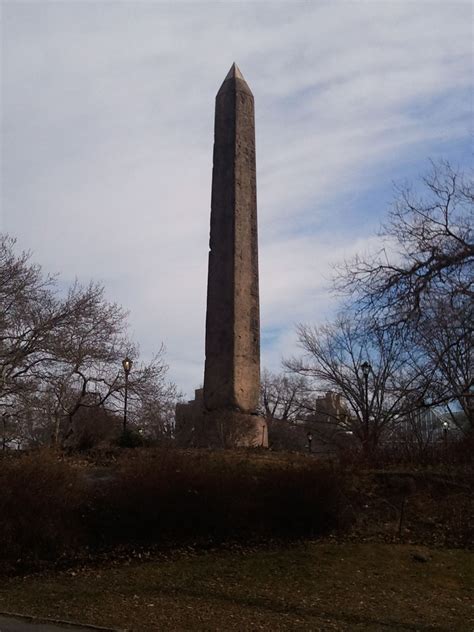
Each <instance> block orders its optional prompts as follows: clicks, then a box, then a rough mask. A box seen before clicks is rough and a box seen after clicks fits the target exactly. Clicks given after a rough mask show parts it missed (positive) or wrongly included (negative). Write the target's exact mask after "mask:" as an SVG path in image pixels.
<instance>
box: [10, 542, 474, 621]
mask: <svg viewBox="0 0 474 632" xmlns="http://www.w3.org/2000/svg"><path fill="white" fill-rule="evenodd" d="M414 552H421V553H423V555H424V556H425V557H426V558H428V559H427V561H419V560H416V559H413V553H414ZM473 568H474V560H473V554H472V552H468V551H464V550H447V549H427V548H423V547H413V546H408V545H389V544H372V543H370V544H369V543H366V544H347V543H345V544H337V543H332V542H328V541H325V542H319V543H316V542H314V543H306V544H298V545H293V546H290V547H287V548H281V547H280V548H274V549H267V550H251V551H250V550H220V551H212V552H207V553H193V552H190V553H179V554H178V553H176V554H174V555H172V556H169V557H165V556H163V557H159V558H155V559H152V560H147V561H144V562H140V561H139V560H135V559H134V560H133V561H131V562H129V563H124V562H121V563H120V564H117V563H115V564H113V563H111V564H110V565H103V566H101V567H100V568H98V567H95V568H93V567H90V568H82V567H81V568H76V569H75V570H70V571H63V572H55V573H49V574H42V575H30V576H26V577H21V578H20V577H17V578H11V579H4V580H3V581H2V583H1V585H0V610H1V611H10V612H21V613H24V614H34V615H38V616H43V617H52V618H61V619H69V620H77V621H80V622H82V623H92V624H97V625H103V626H110V627H117V628H121V629H127V630H134V631H137V632H138V631H147V630H156V631H160V632H161V631H167V630H171V631H180V630H192V631H194V630H196V631H200V630H207V631H211V630H216V631H220V630H225V631H226V632H227V631H230V630H238V631H247V630H248V631H250V630H311V631H317V630H321V631H324V632H326V631H331V630H348V631H358V630H364V631H370V632H375V631H379V630H380V631H387V630H400V631H402V630H412V631H415V630H419V631H422V632H424V631H427V630H439V631H441V630H444V631H446V632H464V631H465V632H472V630H473V629H474V620H473V614H474V613H473V610H472V589H473V586H474V571H473Z"/></svg>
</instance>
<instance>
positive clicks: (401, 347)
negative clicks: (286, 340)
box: [285, 316, 420, 455]
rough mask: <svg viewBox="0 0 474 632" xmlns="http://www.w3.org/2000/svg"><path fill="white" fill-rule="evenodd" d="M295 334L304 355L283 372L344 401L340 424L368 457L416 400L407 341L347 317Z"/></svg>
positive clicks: (396, 332)
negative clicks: (301, 377)
mask: <svg viewBox="0 0 474 632" xmlns="http://www.w3.org/2000/svg"><path fill="white" fill-rule="evenodd" d="M297 331H298V338H299V344H300V346H301V347H302V348H303V350H304V351H305V355H304V356H303V357H302V358H293V359H291V360H288V361H286V363H285V364H286V366H287V368H289V369H290V370H292V371H294V372H296V373H297V374H299V375H305V376H308V377H310V378H313V379H314V380H315V381H316V385H317V386H319V388H325V389H326V390H332V391H334V392H336V393H340V394H341V395H342V396H343V398H344V400H345V402H346V403H347V407H348V411H349V412H348V415H347V416H345V417H343V418H342V419H340V420H338V423H339V424H340V425H341V427H343V428H344V429H345V430H347V431H351V432H353V433H354V435H355V437H356V438H357V439H358V440H359V441H360V443H361V445H362V447H363V450H364V452H365V453H366V454H367V455H370V454H372V453H373V451H374V450H375V449H376V448H377V446H378V444H379V442H380V439H381V438H382V437H383V435H384V433H387V432H388V431H390V430H391V429H392V428H393V427H394V426H395V425H396V424H397V423H398V421H399V420H400V418H401V417H402V416H403V414H404V413H405V412H406V410H408V409H409V408H411V407H412V402H413V399H417V400H418V399H419V398H420V394H419V388H420V383H419V379H420V374H419V372H418V371H417V370H416V368H414V367H413V364H412V363H411V362H410V357H409V355H408V353H407V347H406V335H405V334H404V333H403V332H402V331H399V330H396V329H388V330H386V329H383V328H377V327H374V326H372V325H371V326H368V325H367V324H366V323H365V322H364V321H362V320H360V319H359V320H352V319H351V318H350V317H348V316H344V317H343V316H340V317H338V318H337V320H336V321H335V322H334V323H333V324H328V325H323V326H320V327H310V326H308V325H299V326H298V329H297ZM364 363H367V365H366V367H370V374H369V375H364V372H363V364H364ZM415 394H416V398H415V397H414V396H415Z"/></svg>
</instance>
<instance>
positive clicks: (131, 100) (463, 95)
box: [0, 0, 474, 395]
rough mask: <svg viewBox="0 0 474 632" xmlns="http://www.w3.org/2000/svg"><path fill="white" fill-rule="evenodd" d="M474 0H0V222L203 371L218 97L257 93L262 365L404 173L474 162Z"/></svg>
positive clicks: (143, 344) (325, 299)
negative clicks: (100, 290) (229, 90)
mask: <svg viewBox="0 0 474 632" xmlns="http://www.w3.org/2000/svg"><path fill="white" fill-rule="evenodd" d="M472 6H473V5H472V4H471V2H455V1H450V0H445V1H444V2H430V1H425V2H423V1H421V0H413V1H396V0H395V1H392V2H385V1H384V0H378V1H376V2H375V1H374V2H365V1H364V2H362V1H361V2H338V1H337V0H333V1H328V2H318V1H313V2H246V3H243V2H242V3H240V2H189V3H182V2H177V1H175V2H172V3H164V2H146V1H144V2H138V1H133V2H115V1H106V0H104V1H102V2H94V1H69V0H63V1H57V2H43V1H41V0H37V1H36V2H22V1H11V2H8V1H3V2H2V3H1V12H2V16H1V17H2V20H1V23H2V66H1V123H2V146H3V152H2V189H1V198H0V199H1V213H0V230H1V231H3V232H7V233H9V234H10V235H12V236H14V237H16V238H17V240H18V246H19V249H27V250H31V251H32V252H33V259H34V260H35V261H36V262H38V263H40V264H41V265H42V266H43V268H44V269H45V270H46V271H47V272H51V273H56V272H57V273H60V277H61V282H62V283H64V284H65V285H67V284H69V283H71V282H72V281H73V280H74V279H75V278H76V277H77V278H78V279H79V280H81V281H83V282H87V281H89V280H90V279H91V278H92V279H94V280H99V281H101V282H103V283H104V284H105V286H106V288H107V295H108V297H109V299H111V300H113V301H117V302H119V303H121V304H122V305H123V306H124V307H126V308H127V309H129V310H130V326H131V334H132V336H133V338H134V339H135V340H136V341H137V342H138V343H139V345H140V348H141V353H142V356H143V357H144V358H149V357H150V356H151V355H152V354H153V352H154V351H156V350H158V348H159V347H160V344H161V342H164V344H165V345H166V347H167V358H168V361H169V364H170V374H171V377H172V379H174V380H175V381H176V383H177V384H178V385H179V386H180V387H181V389H182V390H183V391H184V392H185V393H187V394H188V395H191V394H192V391H193V389H194V388H195V387H198V386H199V385H200V383H201V382H202V379H203V366H204V322H205V301H206V280H207V253H208V237H209V214H210V192H211V170H212V144H213V116H214V98H215V94H216V93H217V90H218V89H219V86H220V84H221V83H222V81H223V79H224V77H225V75H226V74H227V72H228V70H229V68H230V66H231V64H232V62H234V61H235V62H236V63H237V64H238V66H239V67H240V69H241V71H242V73H243V75H244V77H245V78H246V80H247V82H248V84H249V86H250V88H251V89H252V91H253V94H254V97H255V105H256V126H257V129H256V134H257V178H258V180H257V190H258V213H259V237H260V255H259V256H260V287H261V297H260V298H261V325H262V365H263V366H267V367H269V368H271V369H273V370H278V369H279V364H280V359H281V357H282V356H284V355H285V354H286V355H288V354H290V353H292V352H293V351H294V345H295V335H294V325H295V323H297V322H301V321H302V322H308V323H317V322H322V321H323V320H324V319H325V318H326V317H328V315H330V313H331V310H333V309H334V299H332V298H331V296H330V294H329V292H328V287H329V285H330V282H329V281H330V277H331V264H332V263H334V262H336V261H340V260H341V259H343V258H344V257H345V256H350V254H351V253H354V252H356V251H359V252H363V251H365V250H367V249H368V248H371V247H374V241H375V238H374V234H375V232H376V230H377V227H378V225H379V223H380V221H381V220H382V219H383V217H384V215H385V213H386V211H387V209H388V206H389V204H390V202H391V200H392V198H393V188H392V183H393V181H400V180H403V179H405V178H409V179H413V178H416V177H417V176H418V175H420V174H422V173H423V172H426V171H427V169H428V158H433V159H437V158H441V157H443V158H447V159H449V160H451V161H452V162H453V163H454V164H455V165H460V166H467V165H469V164H472V162H471V161H472V139H473V129H472V120H473V106H472V77H473V76H474V73H473V70H474V68H473V57H472V39H473V33H472V21H473V15H472V11H473V9H472Z"/></svg>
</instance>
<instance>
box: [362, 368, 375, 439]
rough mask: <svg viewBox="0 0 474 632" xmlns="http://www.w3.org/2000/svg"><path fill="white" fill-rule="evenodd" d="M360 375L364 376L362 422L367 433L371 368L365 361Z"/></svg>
mask: <svg viewBox="0 0 474 632" xmlns="http://www.w3.org/2000/svg"><path fill="white" fill-rule="evenodd" d="M360 368H361V369H362V373H363V375H364V386H365V390H364V422H365V429H366V432H367V433H368V431H369V373H370V372H371V371H372V367H371V366H370V364H369V363H368V362H367V360H366V361H365V362H364V363H363V364H362V365H361V367H360Z"/></svg>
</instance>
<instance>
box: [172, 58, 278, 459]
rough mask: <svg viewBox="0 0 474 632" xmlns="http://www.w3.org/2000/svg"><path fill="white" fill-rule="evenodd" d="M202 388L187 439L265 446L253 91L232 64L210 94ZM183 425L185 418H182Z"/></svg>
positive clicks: (193, 404) (183, 412)
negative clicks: (213, 94)
mask: <svg viewBox="0 0 474 632" xmlns="http://www.w3.org/2000/svg"><path fill="white" fill-rule="evenodd" d="M209 246H210V250H209V269H208V285H207V312H206V360H205V369H204V389H203V392H202V393H201V391H196V400H195V401H194V402H190V403H189V405H188V408H184V407H180V408H179V409H177V425H178V417H180V418H183V417H184V416H186V414H187V413H186V410H189V411H190V410H191V409H193V410H194V411H195V414H194V417H195V423H194V432H193V434H194V437H195V440H194V443H195V444H204V445H208V444H209V443H213V442H214V441H217V443H218V444H220V443H222V442H224V443H225V444H226V445H227V446H228V445H234V446H239V445H259V446H265V447H267V446H268V437H267V427H266V422H265V420H264V419H263V418H261V417H259V416H258V415H257V409H258V403H259V394H260V319H259V288H258V238H257V188H256V164H255V115H254V99H253V95H252V92H251V91H250V88H249V87H248V85H247V83H246V81H245V79H244V78H243V76H242V74H241V72H240V70H239V69H238V68H237V66H236V65H235V64H233V65H232V68H231V69H230V71H229V73H228V75H227V77H226V78H225V80H224V83H223V84H222V86H221V88H220V90H219V92H218V93H217V96H216V109H215V126H214V156H213V171H212V198H211V230H210V244H209ZM188 425H189V424H188Z"/></svg>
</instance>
